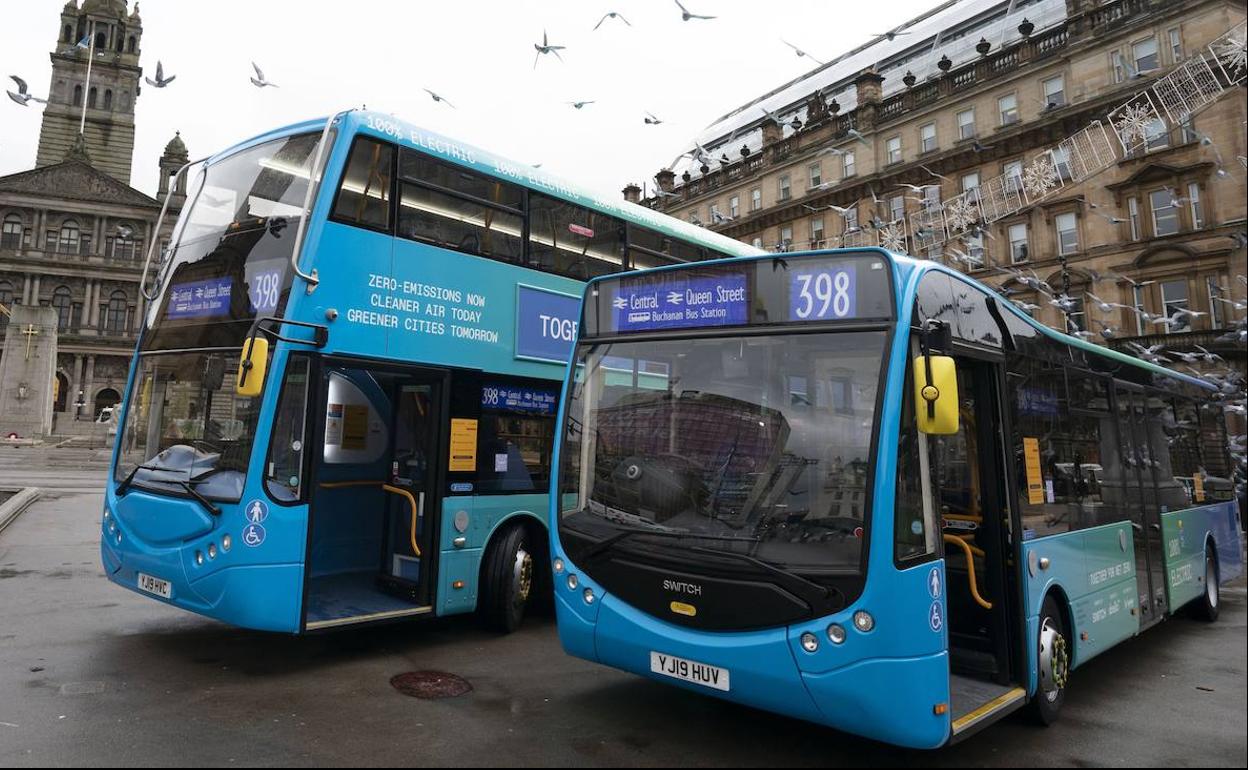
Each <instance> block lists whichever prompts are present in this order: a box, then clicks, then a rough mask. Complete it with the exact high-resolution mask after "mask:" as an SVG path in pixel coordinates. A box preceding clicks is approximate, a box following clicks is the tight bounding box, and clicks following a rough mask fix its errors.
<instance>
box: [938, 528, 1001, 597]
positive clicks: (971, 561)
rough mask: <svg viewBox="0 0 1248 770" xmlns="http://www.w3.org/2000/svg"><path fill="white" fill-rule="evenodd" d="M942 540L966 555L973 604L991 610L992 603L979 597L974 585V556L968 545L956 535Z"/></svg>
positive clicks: (946, 536)
mask: <svg viewBox="0 0 1248 770" xmlns="http://www.w3.org/2000/svg"><path fill="white" fill-rule="evenodd" d="M944 540H945V542H946V543H949V544H950V545H956V546H958V547H960V548H961V549H962V553H964V554H966V576H967V579H968V580H970V582H971V598H973V599H974V600H975V603H976V604H978V605H979V606H980V607H983V608H984V609H986V610H990V609H992V602H990V601H988V600H987V599H985V598H984V597H982V596H980V595H979V586H978V585H977V584H976V583H975V554H974V553H973V552H972V550H971V545H970V543H968V542H966V541H965V540H963V539H962V538H960V537H958V536H957V535H944Z"/></svg>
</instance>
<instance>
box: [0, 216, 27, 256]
mask: <svg viewBox="0 0 1248 770" xmlns="http://www.w3.org/2000/svg"><path fill="white" fill-rule="evenodd" d="M21 245H22V218H21V217H20V216H18V215H17V214H9V215H8V216H6V217H5V218H4V230H3V231H2V232H0V248H3V249H16V248H20V247H21Z"/></svg>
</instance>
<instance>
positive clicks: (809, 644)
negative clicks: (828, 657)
mask: <svg viewBox="0 0 1248 770" xmlns="http://www.w3.org/2000/svg"><path fill="white" fill-rule="evenodd" d="M802 649H803V650H805V651H806V652H814V651H816V650H818V649H819V637H817V636H815V635H814V634H812V633H810V632H809V631H807V632H806V633H804V634H802Z"/></svg>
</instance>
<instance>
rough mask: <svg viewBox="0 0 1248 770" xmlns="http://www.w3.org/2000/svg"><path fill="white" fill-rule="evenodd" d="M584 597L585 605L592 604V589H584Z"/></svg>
mask: <svg viewBox="0 0 1248 770" xmlns="http://www.w3.org/2000/svg"><path fill="white" fill-rule="evenodd" d="M584 596H585V603H586V604H593V603H594V589H592V588H586V589H585V593H584Z"/></svg>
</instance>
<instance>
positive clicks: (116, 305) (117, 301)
mask: <svg viewBox="0 0 1248 770" xmlns="http://www.w3.org/2000/svg"><path fill="white" fill-rule="evenodd" d="M129 306H130V303H129V302H128V301H127V300H126V293H125V292H124V291H115V292H113V293H112V294H110V295H109V297H108V307H107V308H106V309H105V314H104V331H107V332H113V333H114V334H120V333H122V332H124V331H125V330H126V309H127V308H128V307H129Z"/></svg>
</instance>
